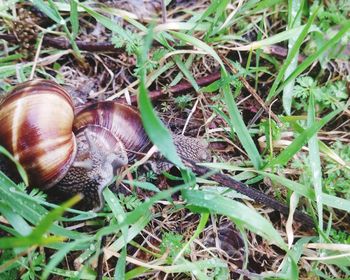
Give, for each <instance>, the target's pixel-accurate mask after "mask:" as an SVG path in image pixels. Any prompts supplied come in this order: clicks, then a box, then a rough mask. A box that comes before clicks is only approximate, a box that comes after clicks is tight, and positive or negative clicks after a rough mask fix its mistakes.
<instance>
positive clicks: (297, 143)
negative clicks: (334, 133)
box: [265, 109, 342, 169]
mask: <svg viewBox="0 0 350 280" xmlns="http://www.w3.org/2000/svg"><path fill="white" fill-rule="evenodd" d="M341 111H342V109H338V110H336V111H334V112H331V113H329V114H328V115H326V116H325V117H323V118H322V119H321V120H320V121H318V122H315V123H314V124H313V125H312V126H310V127H309V128H308V129H305V130H304V131H303V132H302V133H301V134H300V135H299V136H298V137H297V138H295V139H294V141H293V142H292V144H290V145H289V146H288V147H287V148H285V149H284V150H283V151H282V152H281V153H280V154H279V155H278V156H277V157H275V158H274V159H272V160H271V161H270V162H269V163H268V164H267V165H266V166H265V169H266V168H271V167H273V166H274V165H284V164H286V163H287V162H288V161H289V160H290V159H291V158H292V157H293V156H294V155H295V154H296V153H297V152H299V151H300V149H301V148H302V147H303V146H304V145H305V144H306V143H307V142H308V141H309V140H310V139H311V137H312V136H313V135H314V134H315V133H317V132H318V131H319V130H320V129H321V128H322V127H323V126H324V125H326V124H327V123H328V122H329V121H331V120H332V119H333V118H334V117H335V116H336V115H338V114H339V113H340V112H341Z"/></svg>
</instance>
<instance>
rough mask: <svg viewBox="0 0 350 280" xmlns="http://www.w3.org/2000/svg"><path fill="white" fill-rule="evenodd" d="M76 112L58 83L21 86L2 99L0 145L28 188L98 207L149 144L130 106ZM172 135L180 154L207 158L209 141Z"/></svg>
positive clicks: (110, 104) (103, 105)
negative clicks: (125, 168)
mask: <svg viewBox="0 0 350 280" xmlns="http://www.w3.org/2000/svg"><path fill="white" fill-rule="evenodd" d="M74 111H75V108H74V105H73V101H72V99H71V97H70V95H69V94H68V92H67V91H66V90H65V89H64V88H63V87H61V86H60V85H58V84H56V83H55V82H52V81H47V80H42V79H37V80H33V81H28V82H25V83H22V84H19V85H17V86H15V87H14V88H13V90H12V91H11V92H10V93H9V94H7V96H6V97H5V98H4V99H3V100H2V101H1V103H0V124H1V128H0V145H1V146H3V147H5V149H7V150H8V151H9V152H10V153H11V154H12V155H13V156H14V158H15V159H16V160H18V162H19V163H20V164H21V165H22V166H23V168H24V170H25V171H26V173H27V175H28V179H29V186H30V187H37V188H40V189H43V190H46V191H49V192H50V193H54V194H56V193H57V194H58V195H62V194H63V195H64V196H67V195H68V196H70V195H73V194H76V193H81V194H82V195H83V201H82V202H81V203H80V204H81V205H80V208H82V209H86V210H87V209H93V210H95V211H98V210H99V209H101V208H102V206H103V199H102V195H101V193H102V190H103V189H104V187H106V186H107V185H108V184H110V183H111V182H112V180H113V178H114V176H115V175H117V173H118V172H119V170H120V168H121V167H123V166H126V165H127V164H128V162H129V161H130V160H131V159H133V158H135V156H136V155H140V154H142V153H145V152H146V151H147V149H149V147H150V146H151V145H150V141H149V139H148V137H147V135H146V132H145V131H144V129H143V126H142V122H141V118H140V115H139V113H138V112H137V111H136V110H135V109H134V108H132V107H130V106H127V105H123V104H119V103H117V102H112V101H105V102H97V103H95V104H92V105H89V106H87V107H86V108H84V109H83V110H81V111H79V112H78V113H77V114H76V115H75V114H74ZM173 139H174V143H175V146H176V147H177V151H178V153H179V155H180V157H181V156H182V157H189V158H191V159H194V160H196V161H203V160H208V159H209V157H210V156H209V153H208V152H207V144H206V142H205V141H202V140H199V139H194V138H189V137H184V136H174V137H173ZM156 165H157V163H156Z"/></svg>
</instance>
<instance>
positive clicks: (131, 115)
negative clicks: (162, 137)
mask: <svg viewBox="0 0 350 280" xmlns="http://www.w3.org/2000/svg"><path fill="white" fill-rule="evenodd" d="M87 126H96V127H103V128H105V129H107V130H108V131H110V132H111V133H112V134H113V136H114V137H115V138H116V139H118V140H120V141H121V142H122V143H123V145H124V147H125V149H126V151H127V154H128V158H129V160H131V159H133V158H135V156H136V155H137V154H138V153H140V152H143V151H145V149H146V148H147V147H148V145H149V143H150V142H149V139H148V137H147V134H146V132H145V130H144V128H143V125H142V121H141V117H140V115H139V113H138V112H137V111H136V110H134V109H133V108H132V107H130V106H127V105H124V104H120V103H116V102H113V101H102V102H98V103H95V104H91V105H89V106H87V107H86V108H84V109H83V110H81V111H80V112H79V113H78V114H77V115H76V117H75V120H74V125H73V131H74V133H76V134H77V133H79V132H80V131H81V130H82V129H84V128H86V127H87Z"/></svg>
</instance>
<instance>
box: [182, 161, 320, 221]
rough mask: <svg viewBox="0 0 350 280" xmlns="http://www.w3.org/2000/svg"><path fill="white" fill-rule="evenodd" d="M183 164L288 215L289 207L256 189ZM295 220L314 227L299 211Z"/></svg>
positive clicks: (190, 162) (201, 174)
mask: <svg viewBox="0 0 350 280" xmlns="http://www.w3.org/2000/svg"><path fill="white" fill-rule="evenodd" d="M183 161H184V163H185V164H186V165H187V166H188V167H190V168H191V169H192V170H193V172H195V173H196V174H197V175H199V176H204V175H208V177H209V178H210V179H212V180H214V181H215V182H218V183H219V184H221V185H224V186H225V187H228V188H230V189H233V190H235V191H237V192H239V193H241V194H244V195H246V196H248V197H249V198H251V199H254V200H255V201H256V202H258V203H261V204H263V205H266V206H267V207H270V208H272V209H275V210H277V211H279V212H280V213H281V214H283V215H285V216H288V215H289V207H287V206H286V205H284V204H282V203H281V202H279V201H277V200H275V199H274V198H272V197H270V196H268V195H266V194H265V193H263V192H261V191H258V190H256V189H253V188H250V187H248V186H247V185H246V184H243V183H241V182H239V181H236V180H234V179H232V178H231V177H230V176H228V175H225V174H220V173H217V172H216V173H214V174H213V172H214V171H213V170H211V169H209V168H207V167H204V166H199V165H197V164H196V163H195V162H194V161H192V160H189V159H183ZM211 174H213V175H211ZM294 218H295V220H297V221H299V222H301V223H303V224H304V225H305V226H306V227H308V228H312V227H314V222H313V220H312V219H311V217H310V216H308V215H306V214H304V213H303V212H301V211H298V210H297V211H295V213H294Z"/></svg>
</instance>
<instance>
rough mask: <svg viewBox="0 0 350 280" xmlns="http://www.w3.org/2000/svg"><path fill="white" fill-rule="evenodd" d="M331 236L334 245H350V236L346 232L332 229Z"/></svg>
mask: <svg viewBox="0 0 350 280" xmlns="http://www.w3.org/2000/svg"><path fill="white" fill-rule="evenodd" d="M329 236H330V237H331V238H332V239H333V242H334V243H345V244H350V235H349V233H347V232H345V231H342V230H335V229H331V230H330V233H329Z"/></svg>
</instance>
